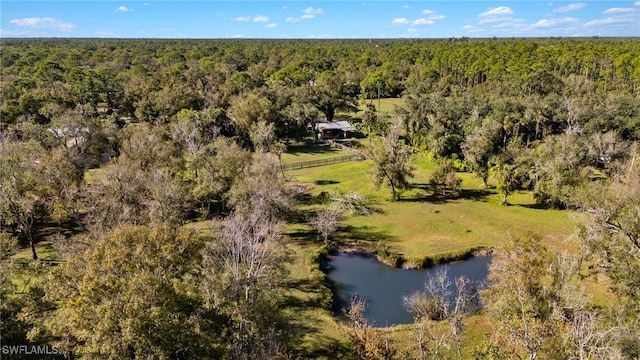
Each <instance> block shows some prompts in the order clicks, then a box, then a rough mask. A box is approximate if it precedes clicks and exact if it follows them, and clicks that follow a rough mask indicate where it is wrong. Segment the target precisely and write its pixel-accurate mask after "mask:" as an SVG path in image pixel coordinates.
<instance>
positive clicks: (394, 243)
mask: <svg viewBox="0 0 640 360" xmlns="http://www.w3.org/2000/svg"><path fill="white" fill-rule="evenodd" d="M372 166H373V165H372V163H370V162H369V161H362V162H348V163H342V164H336V165H330V166H323V167H316V168H310V169H301V170H295V171H290V172H287V177H288V178H289V179H290V180H292V181H296V182H299V183H304V184H306V185H308V186H309V187H310V193H311V195H312V196H317V195H319V194H320V193H322V192H331V191H333V190H335V189H340V190H343V191H356V192H359V193H361V194H362V195H365V196H367V197H368V199H369V201H370V206H371V207H373V208H374V209H375V210H376V212H375V213H374V214H373V215H370V216H366V217H363V216H360V217H348V218H347V219H345V220H344V225H345V227H344V229H343V230H344V231H342V233H341V235H342V236H343V238H342V239H341V240H343V241H346V242H359V243H364V244H367V245H375V243H376V242H378V241H382V242H384V243H386V245H388V246H389V248H390V250H391V251H393V252H396V253H399V254H402V256H403V257H404V258H405V259H407V260H408V262H409V264H410V265H413V266H417V265H420V264H422V262H423V261H424V259H425V258H434V257H436V258H437V257H442V256H451V255H455V254H459V253H462V252H466V251H468V250H469V249H474V248H478V247H498V246H500V243H501V242H502V241H504V239H506V238H508V237H509V236H510V235H517V234H518V233H521V232H524V231H531V232H535V233H538V234H540V235H542V236H543V239H544V241H545V243H546V244H547V245H548V246H549V247H550V248H551V249H554V250H560V249H564V248H567V246H568V244H567V243H566V242H565V241H564V240H566V239H567V238H568V237H569V236H570V234H572V233H573V231H574V223H573V221H572V220H571V219H570V217H569V213H568V212H566V211H555V210H541V209H537V208H536V207H535V201H534V199H533V196H532V194H531V193H530V192H519V193H517V194H514V195H512V196H511V197H510V199H509V200H510V203H511V204H512V205H511V206H502V205H500V195H499V194H498V192H497V191H496V190H495V189H492V188H491V187H490V188H489V189H486V188H484V186H483V185H482V182H481V181H480V180H479V179H476V178H475V177H474V176H473V175H470V174H466V173H460V174H458V176H460V177H461V178H462V179H463V182H462V192H461V194H460V196H459V197H456V198H442V197H437V196H433V195H432V194H431V191H430V190H429V189H428V187H427V185H426V184H427V182H428V179H429V176H430V174H431V171H432V169H433V168H434V166H435V164H434V163H433V162H431V161H429V160H428V159H426V158H424V157H420V158H417V159H416V162H415V167H416V171H415V177H414V179H413V183H414V185H415V188H414V189H412V190H410V191H407V192H406V193H405V194H403V198H402V200H400V201H396V202H391V201H389V199H390V192H389V190H388V189H387V188H385V187H382V188H381V189H379V190H376V189H374V188H373V186H372V184H371V181H370V179H369V175H368V172H369V170H370V169H371V167H372Z"/></svg>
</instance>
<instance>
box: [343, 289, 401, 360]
mask: <svg viewBox="0 0 640 360" xmlns="http://www.w3.org/2000/svg"><path fill="white" fill-rule="evenodd" d="M366 309H367V301H366V299H364V298H363V297H361V296H359V295H357V294H356V295H354V296H353V297H352V298H351V302H350V304H349V307H348V308H346V309H343V311H344V313H345V314H346V315H347V317H348V318H349V320H350V321H351V326H350V329H349V337H350V338H351V341H352V342H353V351H354V354H355V356H356V357H357V358H358V359H363V360H369V359H371V360H374V359H375V360H378V359H383V360H390V359H394V358H395V357H396V355H397V350H396V348H395V346H394V344H393V343H392V342H391V340H390V339H389V336H388V334H386V333H385V334H384V338H383V337H381V336H380V333H379V331H377V330H376V329H374V328H373V327H372V326H371V325H370V324H369V322H368V321H367V319H366V317H365V311H366Z"/></svg>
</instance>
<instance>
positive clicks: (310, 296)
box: [280, 279, 350, 359]
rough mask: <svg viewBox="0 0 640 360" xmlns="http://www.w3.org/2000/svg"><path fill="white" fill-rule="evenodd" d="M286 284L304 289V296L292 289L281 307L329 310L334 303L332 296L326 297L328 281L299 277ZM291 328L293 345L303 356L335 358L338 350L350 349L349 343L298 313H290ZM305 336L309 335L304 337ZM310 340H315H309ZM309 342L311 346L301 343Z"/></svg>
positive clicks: (342, 351) (345, 351)
mask: <svg viewBox="0 0 640 360" xmlns="http://www.w3.org/2000/svg"><path fill="white" fill-rule="evenodd" d="M286 286H287V288H289V289H291V290H295V291H300V292H302V293H304V295H303V296H296V295H294V294H291V293H287V294H285V295H284V297H283V299H282V300H281V302H280V303H281V305H280V307H281V308H286V309H290V310H291V311H292V313H293V314H299V313H300V312H302V311H305V310H310V311H314V312H315V311H329V310H330V308H331V306H332V305H333V296H330V298H327V297H326V296H327V295H328V294H327V293H326V292H325V291H330V287H329V286H328V284H326V283H323V281H321V280H317V279H296V280H290V281H288V282H287V283H286ZM288 320H289V321H288V323H287V326H288V329H289V333H290V335H291V337H290V339H289V341H290V344H291V346H290V348H292V349H294V351H295V352H296V353H297V355H298V356H299V357H300V358H306V359H315V358H327V359H331V358H335V356H336V355H337V354H348V353H349V352H350V349H349V347H348V346H347V344H344V343H342V342H340V341H339V340H338V339H336V338H334V337H331V336H328V335H327V334H324V333H322V332H319V331H318V328H316V327H313V326H312V325H311V324H310V323H308V322H305V321H304V319H300V317H299V316H290V318H289V319H288ZM305 337H306V339H305ZM309 341H311V342H312V343H313V344H308V342H309ZM305 342H307V344H308V345H310V346H300V345H302V344H303V343H305Z"/></svg>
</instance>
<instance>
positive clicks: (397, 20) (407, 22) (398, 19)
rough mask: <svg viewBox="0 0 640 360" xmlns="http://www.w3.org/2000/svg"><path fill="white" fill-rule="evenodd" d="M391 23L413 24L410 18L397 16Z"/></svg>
mask: <svg viewBox="0 0 640 360" xmlns="http://www.w3.org/2000/svg"><path fill="white" fill-rule="evenodd" d="M391 23H392V24H393V25H409V24H411V21H409V19H406V18H395V19H393V20H392V21H391Z"/></svg>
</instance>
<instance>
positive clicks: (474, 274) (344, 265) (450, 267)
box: [328, 252, 491, 327]
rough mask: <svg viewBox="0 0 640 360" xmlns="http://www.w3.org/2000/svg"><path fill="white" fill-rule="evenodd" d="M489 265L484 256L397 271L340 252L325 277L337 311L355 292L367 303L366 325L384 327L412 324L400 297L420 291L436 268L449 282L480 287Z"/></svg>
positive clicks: (332, 261) (372, 260) (369, 260)
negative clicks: (460, 279) (461, 280)
mask: <svg viewBox="0 0 640 360" xmlns="http://www.w3.org/2000/svg"><path fill="white" fill-rule="evenodd" d="M490 262H491V256H485V255H483V256H474V257H472V258H470V259H468V260H464V261H458V262H455V263H451V264H446V265H438V266H435V267H432V268H429V269H418V270H414V269H398V268H394V267H391V266H388V265H385V264H383V263H381V262H379V261H378V260H376V259H375V258H374V257H372V256H369V255H366V254H362V253H349V252H343V253H338V254H336V255H334V256H333V257H332V258H331V260H330V261H329V264H328V265H329V275H328V276H329V279H330V280H331V281H332V282H333V284H334V286H335V290H336V294H335V295H336V306H337V307H338V309H342V308H343V307H344V306H345V305H348V304H349V302H350V299H351V297H352V296H353V295H354V294H356V293H357V294H358V295H359V296H362V297H364V298H365V299H366V301H367V310H366V312H365V316H366V318H367V320H368V321H369V323H370V324H372V325H373V326H376V327H384V326H392V325H399V324H410V323H412V322H413V319H412V317H411V314H410V313H409V312H407V311H406V310H405V308H404V306H403V304H402V298H403V296H405V295H410V294H412V293H414V292H416V291H418V290H423V289H424V284H425V281H426V279H427V277H429V276H434V275H435V274H436V272H437V271H438V269H440V268H442V267H446V268H447V274H448V277H449V278H450V279H451V281H452V282H453V281H454V280H455V279H456V278H458V277H460V276H465V277H466V278H468V279H469V280H471V281H472V282H473V284H474V286H475V287H478V288H479V287H480V284H481V282H482V281H484V280H485V279H486V278H487V274H488V267H489V263H490Z"/></svg>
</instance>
